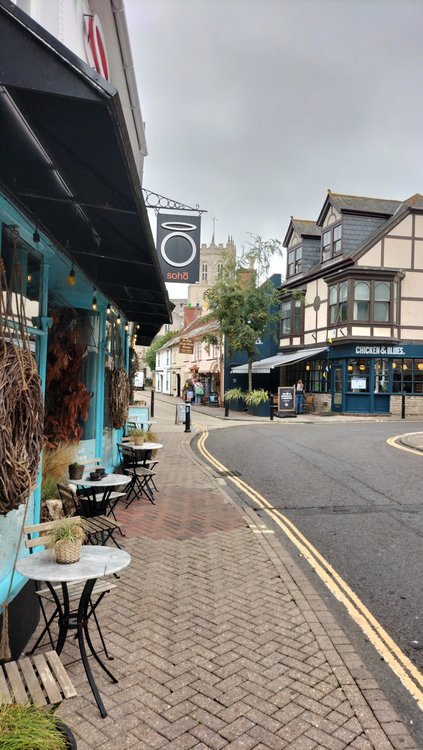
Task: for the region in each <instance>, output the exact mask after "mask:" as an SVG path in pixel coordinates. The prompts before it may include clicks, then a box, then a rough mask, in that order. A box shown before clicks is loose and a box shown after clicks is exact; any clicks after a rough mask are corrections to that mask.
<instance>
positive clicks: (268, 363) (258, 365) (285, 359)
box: [231, 346, 328, 375]
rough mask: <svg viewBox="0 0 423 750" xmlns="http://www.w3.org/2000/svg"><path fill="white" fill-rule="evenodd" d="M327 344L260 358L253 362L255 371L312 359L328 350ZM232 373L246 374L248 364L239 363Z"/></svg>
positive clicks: (267, 370) (266, 370)
mask: <svg viewBox="0 0 423 750" xmlns="http://www.w3.org/2000/svg"><path fill="white" fill-rule="evenodd" d="M327 349H328V347H327V346H321V347H318V348H317V349H300V350H299V351H296V352H290V353H289V354H282V353H281V354H275V356H274V357H266V358H265V359H259V360H257V362H253V373H261V374H264V373H269V372H270V371H271V370H273V368H274V367H284V366H285V365H292V364H294V363H295V362H300V361H301V360H303V359H312V358H313V357H315V356H316V355H317V354H321V353H322V352H326V351H327ZM231 373H233V374H234V375H235V374H237V373H238V374H240V375H241V374H245V373H248V365H238V366H237V367H232V368H231Z"/></svg>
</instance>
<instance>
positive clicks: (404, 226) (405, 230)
mask: <svg viewBox="0 0 423 750" xmlns="http://www.w3.org/2000/svg"><path fill="white" fill-rule="evenodd" d="M412 234H413V217H412V216H406V218H405V219H403V221H400V223H399V224H397V226H396V227H394V229H391V231H390V232H389V236H393V237H398V236H401V237H410V236H411V235H412Z"/></svg>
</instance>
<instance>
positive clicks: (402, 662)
mask: <svg viewBox="0 0 423 750" xmlns="http://www.w3.org/2000/svg"><path fill="white" fill-rule="evenodd" d="M208 434H209V433H208V431H207V430H206V429H203V432H202V434H201V436H200V438H199V441H198V448H199V450H200V453H201V454H202V455H203V456H204V458H205V459H206V460H207V461H208V462H209V463H210V464H211V465H212V466H213V467H214V468H215V469H217V470H218V471H220V472H225V476H226V478H227V479H228V480H229V481H230V482H232V484H234V485H235V486H236V487H238V489H240V490H241V491H242V492H243V493H244V494H245V495H247V496H248V497H249V498H250V499H251V500H253V502H254V503H255V504H256V505H257V506H258V507H259V508H261V509H262V510H264V511H265V512H266V514H267V515H268V516H269V517H270V518H271V519H272V520H273V521H274V522H275V523H276V524H277V525H278V526H279V527H280V528H281V529H282V531H283V532H284V534H285V535H286V536H287V537H288V539H290V540H291V542H292V543H293V544H294V545H295V546H296V548H297V549H298V550H299V552H301V554H302V555H303V557H305V559H306V560H307V561H308V562H309V563H310V565H311V566H312V568H313V569H314V570H315V571H316V573H317V574H318V576H319V577H320V578H321V579H322V581H323V582H324V583H325V584H326V586H327V587H328V589H329V590H330V591H331V593H332V594H333V595H334V596H335V597H336V598H337V599H338V600H339V601H340V602H342V604H343V605H344V606H345V607H346V609H347V611H348V613H349V615H350V616H351V617H352V619H353V620H354V622H356V623H357V625H358V626H359V627H360V628H361V630H362V631H363V633H364V634H365V635H366V637H367V638H368V639H369V641H370V642H371V643H372V644H373V645H374V647H375V648H376V649H377V651H378V652H379V654H380V655H381V656H382V657H383V659H384V660H385V662H386V663H387V664H388V665H389V667H390V668H391V669H392V671H393V672H395V674H396V675H397V676H398V677H399V679H400V680H401V682H402V684H403V685H404V687H405V688H406V689H407V690H408V692H409V693H410V694H411V695H412V696H413V698H415V700H416V701H417V703H418V705H419V707H420V708H421V709H423V675H422V674H421V672H419V670H418V669H417V668H416V667H415V666H414V664H413V663H412V662H411V661H410V659H409V658H408V657H407V656H406V655H405V654H404V653H403V652H402V651H401V649H400V648H399V647H398V646H397V644H396V643H395V642H394V641H393V640H392V638H391V637H390V635H389V634H388V633H387V632H386V631H385V630H384V629H383V627H382V626H381V624H380V623H379V622H378V621H377V620H376V619H375V617H373V615H372V613H371V612H370V611H369V610H368V609H367V607H365V605H364V604H363V602H362V601H361V600H360V599H359V598H358V596H357V595H356V594H355V593H354V591H353V590H352V589H351V588H350V587H349V586H348V584H347V583H346V582H345V581H344V580H343V578H341V576H340V575H338V573H337V572H336V570H334V568H333V567H332V566H331V565H330V564H329V563H328V562H327V560H325V558H324V557H323V556H322V555H321V554H320V552H319V551H318V550H317V549H316V548H315V547H313V545H312V544H311V543H310V542H309V541H308V539H307V538H306V537H305V536H304V535H303V534H302V533H301V532H300V530H299V529H297V527H296V526H295V525H294V524H293V523H292V522H291V521H290V520H289V518H287V517H286V516H284V515H283V514H282V513H281V512H280V511H278V510H275V509H274V508H272V505H271V503H269V501H268V500H266V498H264V497H263V495H260V493H259V492H257V491H256V490H254V489H253V488H252V487H250V486H249V485H248V484H246V483H245V482H244V481H243V480H242V479H240V478H239V477H236V476H233V475H232V474H230V472H229V470H228V468H227V467H226V466H225V465H224V464H222V463H221V462H220V461H218V460H217V459H216V458H214V456H212V455H211V453H209V451H208V450H207V448H206V447H205V443H206V440H207V437H208Z"/></svg>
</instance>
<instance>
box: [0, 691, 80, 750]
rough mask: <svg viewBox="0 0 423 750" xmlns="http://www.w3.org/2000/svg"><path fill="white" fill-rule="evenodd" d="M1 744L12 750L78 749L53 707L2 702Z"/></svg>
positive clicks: (0, 706)
mask: <svg viewBox="0 0 423 750" xmlns="http://www.w3.org/2000/svg"><path fill="white" fill-rule="evenodd" d="M0 737H1V740H0V745H1V747H4V748H10V750H26V749H27V748H31V750H76V740H75V737H74V736H73V734H72V732H71V730H70V729H69V727H67V726H66V724H64V723H63V722H62V721H61V720H60V719H59V718H58V717H57V716H56V715H55V712H54V711H53V710H51V709H45V708H41V707H40V706H33V705H29V704H25V705H23V704H20V703H1V702H0Z"/></svg>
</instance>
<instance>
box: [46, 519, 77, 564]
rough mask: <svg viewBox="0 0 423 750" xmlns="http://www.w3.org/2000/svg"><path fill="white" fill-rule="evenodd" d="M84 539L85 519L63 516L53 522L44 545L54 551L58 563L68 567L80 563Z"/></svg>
mask: <svg viewBox="0 0 423 750" xmlns="http://www.w3.org/2000/svg"><path fill="white" fill-rule="evenodd" d="M84 539H85V523H84V519H83V518H81V516H63V518H57V519H56V520H55V521H53V522H52V525H51V527H50V529H49V531H48V533H47V536H46V538H45V540H44V544H45V547H46V548H47V549H54V552H55V555H56V562H58V563H61V564H63V565H67V564H69V563H74V562H78V560H79V558H80V554H81V544H82V542H83V541H84Z"/></svg>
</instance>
